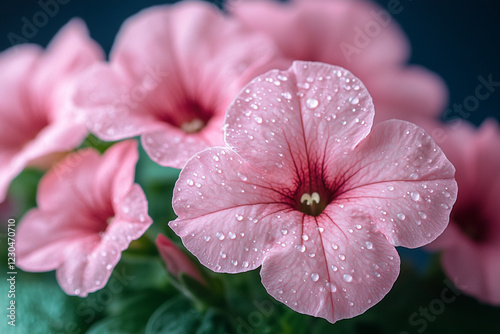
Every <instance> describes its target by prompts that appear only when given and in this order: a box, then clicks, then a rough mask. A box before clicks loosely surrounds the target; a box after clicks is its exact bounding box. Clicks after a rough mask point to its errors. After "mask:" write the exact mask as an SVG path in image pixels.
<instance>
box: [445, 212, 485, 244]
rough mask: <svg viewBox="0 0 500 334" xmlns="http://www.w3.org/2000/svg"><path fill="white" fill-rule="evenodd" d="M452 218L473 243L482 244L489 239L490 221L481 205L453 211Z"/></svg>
mask: <svg viewBox="0 0 500 334" xmlns="http://www.w3.org/2000/svg"><path fill="white" fill-rule="evenodd" d="M451 216H452V219H453V221H454V222H455V223H456V224H457V225H458V227H459V228H460V229H461V230H462V232H463V233H465V234H466V235H467V236H468V237H470V238H471V239H472V240H473V241H475V242H477V243H481V242H484V241H485V240H486V239H487V238H488V220H487V219H486V217H484V215H483V213H482V212H481V210H480V207H479V205H477V204H473V205H470V206H468V207H466V208H464V209H458V210H453V211H452V213H451Z"/></svg>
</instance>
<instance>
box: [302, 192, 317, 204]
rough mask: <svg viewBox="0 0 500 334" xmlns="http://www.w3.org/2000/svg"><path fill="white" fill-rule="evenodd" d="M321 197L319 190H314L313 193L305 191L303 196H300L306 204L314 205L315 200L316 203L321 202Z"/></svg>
mask: <svg viewBox="0 0 500 334" xmlns="http://www.w3.org/2000/svg"><path fill="white" fill-rule="evenodd" d="M319 201H320V198H319V194H318V193H317V192H313V193H312V195H309V194H308V193H304V194H303V195H302V197H300V203H304V202H305V203H304V204H305V205H312V204H313V202H316V204H319Z"/></svg>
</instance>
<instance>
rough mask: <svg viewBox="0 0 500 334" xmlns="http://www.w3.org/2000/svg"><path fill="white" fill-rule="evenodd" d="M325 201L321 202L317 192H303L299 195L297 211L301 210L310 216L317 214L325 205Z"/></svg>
mask: <svg viewBox="0 0 500 334" xmlns="http://www.w3.org/2000/svg"><path fill="white" fill-rule="evenodd" d="M326 204H327V203H326V202H321V197H320V196H319V193H317V192H313V193H312V195H310V194H309V193H304V194H302V196H301V197H300V204H299V207H298V209H299V211H302V212H304V213H306V214H308V215H311V216H315V217H316V216H318V215H320V214H321V212H323V210H324V209H325V207H326Z"/></svg>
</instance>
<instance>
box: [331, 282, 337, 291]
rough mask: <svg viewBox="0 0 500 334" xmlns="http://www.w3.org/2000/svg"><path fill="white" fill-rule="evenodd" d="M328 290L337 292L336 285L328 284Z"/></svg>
mask: <svg viewBox="0 0 500 334" xmlns="http://www.w3.org/2000/svg"><path fill="white" fill-rule="evenodd" d="M330 292H337V286H336V285H335V284H332V285H330Z"/></svg>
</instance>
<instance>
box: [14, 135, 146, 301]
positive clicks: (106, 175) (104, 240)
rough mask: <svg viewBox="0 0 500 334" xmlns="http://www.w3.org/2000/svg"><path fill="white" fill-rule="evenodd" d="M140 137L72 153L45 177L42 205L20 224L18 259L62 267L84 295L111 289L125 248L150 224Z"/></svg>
mask: <svg viewBox="0 0 500 334" xmlns="http://www.w3.org/2000/svg"><path fill="white" fill-rule="evenodd" d="M137 159H138V153H137V143H136V142H135V141H133V140H130V141H126V142H122V143H119V144H116V145H114V146H112V147H111V148H109V149H108V150H107V151H106V152H105V153H104V155H103V156H100V155H99V153H98V152H96V151H95V150H93V149H86V150H82V151H79V152H76V153H73V154H71V155H69V156H68V157H67V158H66V159H64V160H63V161H61V162H60V163H59V164H58V165H56V166H55V167H54V168H53V169H51V170H50V171H49V172H48V173H47V174H46V175H44V177H43V178H42V180H41V181H40V185H39V188H38V193H37V202H38V208H35V209H32V210H31V211H29V212H28V213H27V214H26V215H25V216H24V218H23V219H22V221H21V222H20V225H19V229H18V234H17V244H16V245H17V259H18V265H19V267H20V268H21V269H23V270H26V271H35V272H40V271H49V270H54V269H55V270H56V275H57V280H58V282H59V285H60V286H61V287H62V289H63V290H64V291H65V292H66V293H67V294H70V295H78V296H81V297H85V296H86V295H87V294H88V293H90V292H93V291H96V290H99V289H101V288H102V287H104V286H105V285H106V283H107V281H108V279H109V277H110V276H111V272H112V271H113V268H114V267H115V266H116V264H117V263H118V261H119V260H120V257H121V252H122V251H123V250H125V249H127V248H128V246H129V244H130V242H131V241H132V240H135V239H137V238H139V237H140V236H141V235H142V234H143V233H144V232H145V231H146V230H147V228H148V227H149V226H150V225H151V223H152V221H151V218H150V217H149V216H148V213H147V211H148V205H147V201H146V197H145V195H144V192H143V191H142V189H141V187H140V186H139V185H138V184H135V183H134V173H135V164H136V162H137Z"/></svg>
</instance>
